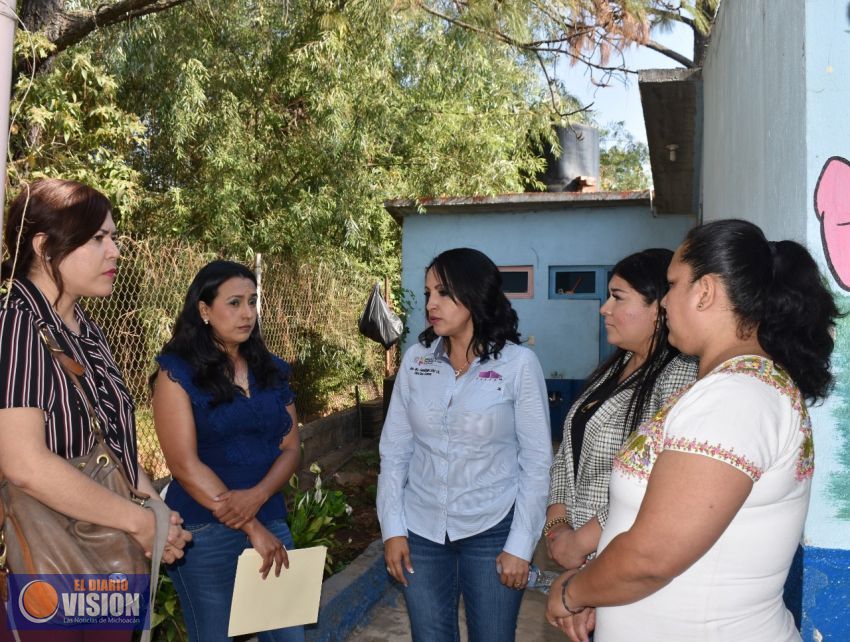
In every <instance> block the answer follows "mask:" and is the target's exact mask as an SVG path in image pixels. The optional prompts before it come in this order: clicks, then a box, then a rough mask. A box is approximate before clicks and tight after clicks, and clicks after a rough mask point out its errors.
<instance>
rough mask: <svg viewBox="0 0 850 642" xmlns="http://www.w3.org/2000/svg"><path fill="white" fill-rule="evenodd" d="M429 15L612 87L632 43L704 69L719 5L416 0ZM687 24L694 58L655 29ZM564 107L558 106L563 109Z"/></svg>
mask: <svg viewBox="0 0 850 642" xmlns="http://www.w3.org/2000/svg"><path fill="white" fill-rule="evenodd" d="M413 2H414V4H415V5H416V6H418V7H419V8H420V9H421V10H423V11H425V12H426V13H428V14H430V15H433V16H436V17H439V18H440V19H442V20H445V21H446V22H447V23H450V24H453V25H456V26H459V27H462V28H464V29H468V30H470V31H473V32H475V33H478V34H480V35H483V36H487V37H489V38H492V39H494V40H496V41H498V42H501V43H503V44H506V45H508V46H510V47H513V48H515V49H517V50H520V51H524V52H529V53H531V54H534V55H535V56H537V59H538V62H539V63H540V67H541V69H542V71H543V73H544V75H545V76H546V77H547V79H549V80H550V82H553V81H552V77H553V74H551V73H550V71H549V68H548V65H549V64H550V63H552V62H553V61H554V60H556V59H557V58H558V57H561V56H564V57H566V58H568V59H569V60H570V61H571V63H572V64H578V63H582V64H585V65H587V66H588V67H589V68H590V69H591V74H592V81H593V82H595V83H597V84H606V83H607V82H609V81H610V79H611V78H612V77H614V76H620V75H622V74H625V73H628V72H630V71H631V70H629V69H627V66H626V64H625V61H624V58H623V52H624V50H625V48H626V47H628V46H629V45H631V44H639V45H642V46H644V47H648V48H650V49H653V50H655V51H657V52H659V53H661V54H663V55H665V56H667V57H669V58H671V59H672V60H675V61H676V62H678V63H679V64H681V65H683V66H684V67H688V68H693V67H699V66H701V65H702V60H703V57H704V55H705V45H706V41H707V38H708V34H709V33H710V30H711V25H712V23H713V21H714V17H715V15H716V12H717V8H718V6H719V3H720V0H693V1H691V2H689V1H687V0H602V1H600V0H561V1H557V2H556V1H553V0H500V1H499V2H481V1H478V0H413ZM672 22H681V23H683V24H686V25H688V26H689V27H690V28H691V29H692V30H693V31H694V52H693V56H692V57H691V58H689V57H687V56H685V55H683V54H681V53H679V52H676V51H673V50H671V49H669V48H667V47H664V46H663V45H661V44H660V43H658V42H656V41H654V40H653V39H652V37H651V33H652V29H653V28H655V27H662V28H663V27H664V26H666V25H669V24H671V23H672ZM556 109H557V106H556Z"/></svg>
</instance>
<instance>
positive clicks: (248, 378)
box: [152, 261, 304, 642]
mask: <svg viewBox="0 0 850 642" xmlns="http://www.w3.org/2000/svg"><path fill="white" fill-rule="evenodd" d="M157 363H158V364H159V370H158V371H157V372H156V373H155V374H154V376H153V377H152V380H153V381H152V384H153V389H154V393H153V412H154V421H155V423H156V432H157V435H158V436H159V441H160V444H161V445H162V451H163V453H164V454H165V459H166V461H167V463H168V467H169V469H170V470H171V473H172V476H173V478H174V480H173V481H172V483H171V485H170V487H169V489H168V495H167V497H166V502H167V503H168V505H169V506H171V507H172V508H173V509H174V510H179V511H180V513H181V514H182V515H183V517H184V520H185V528H186V529H187V530H189V531H191V532H192V534H193V537H194V541H193V545H192V547H191V549H190V550H187V553H186V556H185V558H184V559H183V560H181V562H180V563H178V564H173V565H171V566H170V567H169V568H168V574H169V576H170V577H171V579H172V581H173V583H174V586H175V588H176V590H177V593H178V596H179V598H180V604H181V606H182V607H183V614H184V617H185V620H186V628H187V630H188V632H189V636H190V639H191V640H193V641H194V640H197V641H203V642H212V641H215V640H228V639H229V638H228V637H227V627H228V622H229V619H230V602H231V598H232V595H233V583H234V578H235V574H236V562H237V558H238V557H239V555H240V554H241V552H242V551H243V550H244V549H246V548H251V547H253V548H254V549H256V550H257V551H258V552H259V553H260V555H261V556H262V558H263V564H262V567H261V568H260V573H261V574H262V576H263V578H265V577H267V575H268V573H269V572H270V571H271V569H272V567H274V571H275V574H278V575H279V574H280V570H281V566H286V567H288V566H289V563H288V559H287V555H286V549H287V547H288V548H292V546H293V543H292V536H291V534H290V532H289V528H288V526H287V524H286V505H285V503H284V501H283V496H282V495H281V493H280V492H279V491H280V490H281V488H282V486H283V485H284V484H285V483H286V481H287V480H288V479H289V478H290V477H291V476H292V474H293V473H294V472H295V471H296V469H297V467H298V464H299V462H300V457H301V452H300V442H299V437H298V430H297V428H296V429H293V427H297V425H298V421H297V417H296V414H295V406H294V403H293V402H294V399H295V396H294V394H293V393H292V391H291V390H290V388H289V375H290V368H289V365H288V364H287V363H286V362H285V361H283V360H281V359H279V358H278V357H276V356H274V355H272V354H271V353H270V352H269V350H268V348H266V346H265V343H264V342H263V339H262V337H261V335H260V330H259V327H258V325H257V282H256V277H255V276H254V274H253V273H252V272H251V271H250V270H249V269H247V268H246V267H244V266H242V265H239V264H238V263H232V262H230V261H213V262H212V263H209V264H208V265H206V266H205V267H203V268H202V269H201V271H200V272H198V274H197V276H196V277H195V279H194V280H193V281H192V284H191V285H190V286H189V292H188V294H187V295H186V300H185V302H184V305H183V310H182V312H181V313H180V316H179V317H178V318H177V322H176V324H175V327H174V333H173V336H172V337H171V339H170V340H169V341H168V343H166V344H165V346H164V347H163V349H162V353H161V354H160V355H159V356H158V357H157ZM178 506H179V508H177V507H178ZM258 637H259V639H260V640H261V641H263V642H265V641H279V640H286V641H291V640H303V639H304V632H303V629H302V628H301V627H292V628H287V629H277V630H274V631H264V632H262V633H259V635H258Z"/></svg>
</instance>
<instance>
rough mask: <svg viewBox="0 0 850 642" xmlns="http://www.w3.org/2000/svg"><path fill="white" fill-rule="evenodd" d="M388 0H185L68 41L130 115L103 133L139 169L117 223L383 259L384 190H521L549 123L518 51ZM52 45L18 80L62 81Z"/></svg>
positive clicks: (393, 239)
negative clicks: (41, 66)
mask: <svg viewBox="0 0 850 642" xmlns="http://www.w3.org/2000/svg"><path fill="white" fill-rule="evenodd" d="M397 5H398V3H397V2H394V1H392V0H374V1H368V2H367V1H354V0H352V1H350V2H348V3H339V2H337V1H330V0H327V1H326V0H314V1H312V2H303V3H287V2H283V1H280V0H278V1H272V0H266V1H255V2H244V1H243V2H232V3H220V4H218V5H216V6H215V9H213V8H211V5H208V4H205V3H187V4H185V5H183V6H180V7H176V8H174V9H172V10H170V11H168V12H166V13H163V14H162V15H160V16H157V17H156V19H155V20H151V19H141V20H134V21H131V22H128V23H126V24H124V25H123V26H121V27H118V28H115V29H111V30H106V31H104V32H97V33H93V34H92V35H91V36H90V37H89V38H87V39H86V40H85V41H84V42H81V43H80V44H78V45H77V47H76V48H75V49H74V51H75V54H79V55H82V52H84V51H85V52H87V53H86V55H88V56H90V60H91V61H92V64H95V65H97V66H98V68H100V69H102V70H103V71H104V72H105V73H106V74H107V75H109V76H110V78H112V79H113V81H114V83H115V87H116V91H115V95H114V97H113V96H110V97H109V98H108V99H106V97H102V98H103V99H104V100H107V101H108V102H110V108H113V109H114V110H116V112H115V113H121V114H125V115H128V116H131V117H132V118H133V119H134V122H136V123H138V124H143V125H144V130H143V134H142V135H141V136H140V137H139V138H138V139H136V140H135V141H134V142H132V143H131V144H126V145H124V146H117V145H109V146H108V147H110V148H111V149H112V150H113V151H114V155H113V158H117V157H119V156H120V157H121V158H123V159H124V162H125V165H124V169H126V170H127V172H128V173H127V175H128V176H133V177H136V180H137V182H135V183H134V184H133V188H134V191H132V194H133V195H134V198H133V199H132V200H129V199H127V200H125V207H123V208H122V209H121V215H122V219H123V220H122V226H123V227H124V229H129V230H131V231H132V232H134V233H136V234H142V235H144V234H158V235H166V236H168V235H179V236H184V237H189V238H196V239H199V240H202V241H204V242H205V243H207V244H211V245H213V246H216V247H221V248H226V249H227V251H228V252H229V253H231V254H238V253H239V252H242V251H244V250H247V249H248V248H251V249H254V250H263V251H270V250H275V251H283V252H287V253H290V254H291V255H293V256H299V257H304V256H311V255H317V254H322V255H324V256H327V255H329V254H337V255H339V256H340V257H342V255H344V256H345V258H344V259H342V258H341V259H340V260H345V261H354V262H356V263H359V264H362V265H369V266H371V267H372V269H374V271H375V273H382V272H383V273H386V272H390V271H391V270H392V269H394V267H395V266H396V265H397V261H398V258H397V245H396V243H397V241H398V230H397V226H396V224H395V223H394V222H393V221H392V219H391V218H390V217H389V216H388V215H387V213H386V212H385V210H384V208H383V205H382V202H383V200H385V199H387V198H394V197H398V196H407V197H412V198H415V197H420V196H423V195H439V194H447V193H453V194H457V193H465V194H470V193H473V194H477V193H495V192H501V191H519V190H522V189H523V187H524V186H525V184H526V183H527V182H528V181H529V180H531V179H529V178H527V177H529V176H534V174H535V172H536V170H537V169H539V167H540V164H541V161H540V160H539V159H538V158H537V157H536V155H535V154H534V153H533V152H532V150H531V148H530V145H529V144H528V140H529V137H533V136H541V135H546V134H545V132H546V131H548V124H549V120H548V115H547V113H546V111H545V109H544V104H545V94H544V91H545V88H544V87H543V86H542V85H541V83H540V81H539V77H538V76H537V75H536V74H534V73H533V65H534V62H533V61H532V60H531V59H529V58H528V57H526V56H523V55H517V53H516V52H514V51H510V50H507V49H506V48H504V47H502V46H500V45H498V43H494V42H492V41H489V40H484V39H481V38H478V37H477V36H476V35H475V34H471V33H470V32H468V31H466V30H464V29H460V28H457V27H454V26H451V25H446V24H445V23H444V22H443V21H442V20H439V19H437V18H435V17H433V16H429V15H427V14H424V13H422V12H420V11H416V10H408V9H404V8H401V9H399V8H398V6H397ZM68 53H69V52H66V53H65V54H64V55H63V56H59V57H57V58H56V64H55V69H54V70H52V71H49V72H48V73H46V74H42V76H43V77H39V78H37V79H36V87H34V89H33V91H35V90H38V91H46V89H39V88H42V87H46V86H47V85H48V84H49V82H48V81H50V82H53V83H54V84H55V85H57V86H58V84H60V80H59V77H58V76H56V74H59V73H60V72H62V71H63V70H65V69H66V68H67V67H66V66H67V65H68V64H69V63H68V62H67V61H68V60H70V57H69V56H68ZM75 78H76V80H75V83H76V84H75V86H74V87H73V89H71V88H67V91H69V92H70V93H75V94H76V95H77V96H79V95H81V94H83V93H85V92H86V91H88V89H86V88H85V85H84V84H81V83H82V79H81V78H80V77H79V76H77V77H75ZM50 79H53V80H50ZM69 95H70V94H69ZM72 102H73V101H72ZM24 116H25V117H26V119H27V122H26V123H23V124H22V129H23V130H24V131H25V130H26V128H27V127H29V126H30V125H32V123H33V121H32V118H33V114H32V113H30V112H26V113H25V114H24ZM85 135H86V132H85V131H81V130H80V131H74V132H73V133H72V135H71V136H70V138H69V139H68V140H67V141H64V140H62V139H61V138H57V137H56V136H53V135H51V140H54V141H55V140H58V145H59V148H62V147H63V146H64V145H65V144H66V142H67V144H69V145H70V144H74V143H77V144H78V145H79V148H80V149H82V148H83V147H84V146H85V143H84V138H83V137H84V136H85ZM128 141H129V139H128ZM21 171H22V172H26V171H28V172H30V174H33V173H36V172H42V173H51V172H54V171H55V168H54V167H49V168H48V167H45V165H43V164H40V160H38V159H36V160H35V161H34V165H33V166H32V167H22V169H21Z"/></svg>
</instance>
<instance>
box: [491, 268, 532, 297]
mask: <svg viewBox="0 0 850 642" xmlns="http://www.w3.org/2000/svg"><path fill="white" fill-rule="evenodd" d="M499 272H501V273H502V290H503V291H504V293H505V296H507V297H508V298H509V299H531V298H533V297H534V268H533V267H531V266H530V265H508V266H502V267H499Z"/></svg>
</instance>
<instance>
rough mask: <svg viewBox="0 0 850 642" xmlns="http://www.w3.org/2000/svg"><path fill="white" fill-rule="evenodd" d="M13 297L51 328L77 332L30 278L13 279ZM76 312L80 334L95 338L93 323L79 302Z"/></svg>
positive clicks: (75, 307)
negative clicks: (68, 324) (67, 323)
mask: <svg viewBox="0 0 850 642" xmlns="http://www.w3.org/2000/svg"><path fill="white" fill-rule="evenodd" d="M11 298H12V299H17V300H18V301H19V302H20V307H22V308H24V309H27V310H29V311H30V312H32V313H33V314H34V315H35V316H36V317H38V318H39V319H40V320H41V321H43V322H44V323H45V324H46V325H47V326H48V327H49V328H50V329H51V330H58V331H60V332H67V333H70V334H75V333H74V332H72V331H71V329H70V328H69V327H68V326H67V325H65V322H64V321H63V320H62V318H61V317H60V316H59V314H58V313H57V312H56V310H55V309H54V307H53V305H51V303H50V301H49V300H48V299H47V297H46V296H45V294H44V292H42V291H41V290H40V289H39V288H38V286H36V285H35V283H33V282H32V281H30V280H29V279H28V278H26V277H23V276H18V277H15V279H14V280H13V281H12V296H11ZM74 314H75V315H76V317H77V320H78V321H79V323H80V334H79V335H78V336H80V337H82V338H86V339H92V338H93V334H94V333H93V331H92V328H91V327H90V326H91V324H90V322H89V320H88V317H86V315H85V313H83V309H82V308H81V307H80V305H79V304H78V303H76V304H74Z"/></svg>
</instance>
